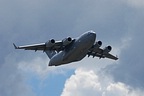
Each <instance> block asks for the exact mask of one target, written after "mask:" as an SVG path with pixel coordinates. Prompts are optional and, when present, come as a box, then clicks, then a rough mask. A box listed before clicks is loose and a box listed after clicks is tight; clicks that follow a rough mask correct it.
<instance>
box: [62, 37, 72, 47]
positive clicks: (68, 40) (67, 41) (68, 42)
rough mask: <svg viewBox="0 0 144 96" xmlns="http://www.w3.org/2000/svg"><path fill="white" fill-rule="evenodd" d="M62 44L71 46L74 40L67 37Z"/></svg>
mask: <svg viewBox="0 0 144 96" xmlns="http://www.w3.org/2000/svg"><path fill="white" fill-rule="evenodd" d="M62 42H63V45H64V46H66V45H69V44H70V43H71V42H72V38H71V37H67V38H65V39H64V40H62Z"/></svg>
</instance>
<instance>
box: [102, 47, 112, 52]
mask: <svg viewBox="0 0 144 96" xmlns="http://www.w3.org/2000/svg"><path fill="white" fill-rule="evenodd" d="M103 50H104V51H103V54H105V53H109V52H110V51H111V50H112V47H111V46H107V47H105V48H104V49H103Z"/></svg>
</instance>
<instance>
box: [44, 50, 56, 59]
mask: <svg viewBox="0 0 144 96" xmlns="http://www.w3.org/2000/svg"><path fill="white" fill-rule="evenodd" d="M45 53H46V54H47V56H48V57H49V58H50V59H51V58H52V57H53V56H54V55H55V54H56V51H53V50H48V51H45Z"/></svg>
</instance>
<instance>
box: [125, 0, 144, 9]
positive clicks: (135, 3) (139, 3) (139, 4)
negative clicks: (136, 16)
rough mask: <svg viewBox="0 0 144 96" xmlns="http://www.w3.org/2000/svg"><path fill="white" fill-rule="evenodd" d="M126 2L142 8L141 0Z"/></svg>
mask: <svg viewBox="0 0 144 96" xmlns="http://www.w3.org/2000/svg"><path fill="white" fill-rule="evenodd" d="M126 2H128V4H129V5H130V6H132V7H134V8H144V1H143V0H126Z"/></svg>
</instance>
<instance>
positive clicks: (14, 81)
mask: <svg viewBox="0 0 144 96" xmlns="http://www.w3.org/2000/svg"><path fill="white" fill-rule="evenodd" d="M13 56H14V55H9V56H7V57H6V59H5V63H4V64H2V65H1V66H0V82H1V83H0V96H35V94H34V93H33V91H32V88H31V86H29V85H28V84H27V82H26V78H25V77H24V76H23V75H22V74H21V72H20V70H19V69H18V63H16V59H15V58H13Z"/></svg>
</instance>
